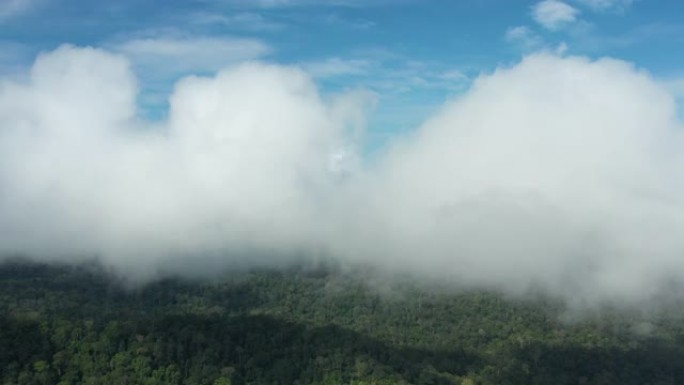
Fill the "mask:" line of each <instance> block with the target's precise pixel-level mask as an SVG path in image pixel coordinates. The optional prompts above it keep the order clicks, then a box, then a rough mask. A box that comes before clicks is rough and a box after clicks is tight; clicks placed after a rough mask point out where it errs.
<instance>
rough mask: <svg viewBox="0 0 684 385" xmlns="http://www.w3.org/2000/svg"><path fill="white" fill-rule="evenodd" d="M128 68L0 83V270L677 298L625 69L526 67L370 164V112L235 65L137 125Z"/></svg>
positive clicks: (64, 68)
mask: <svg viewBox="0 0 684 385" xmlns="http://www.w3.org/2000/svg"><path fill="white" fill-rule="evenodd" d="M136 94H137V85H136V79H135V77H134V75H133V74H132V72H131V70H130V68H129V63H128V62H127V61H126V59H124V58H123V57H121V56H118V55H115V54H111V53H107V52H104V51H101V50H97V49H91V48H74V47H69V46H65V47H61V48H59V49H58V50H56V51H54V52H51V53H47V54H44V55H42V56H41V57H39V58H38V59H37V61H36V63H35V65H34V66H33V68H32V70H31V74H30V80H29V81H28V82H27V83H16V82H12V81H9V80H5V81H3V82H2V83H0V254H2V255H5V256H9V255H12V254H17V253H19V254H24V255H29V256H31V257H33V258H35V259H40V260H48V261H51V260H60V261H78V260H83V259H90V258H93V257H96V258H98V259H99V260H100V261H101V262H102V263H103V264H105V265H106V266H109V267H111V268H113V269H115V270H116V271H118V272H119V273H120V274H122V275H125V276H128V277H130V278H131V279H142V280H144V279H148V278H150V277H154V276H155V274H157V273H159V272H165V273H178V274H184V273H185V274H203V273H204V274H209V273H212V272H214V271H217V270H223V269H226V268H231V267H234V266H237V265H255V264H276V265H280V264H287V263H290V262H291V261H293V260H295V259H298V258H301V257H316V256H320V255H324V256H325V257H330V258H335V259H337V260H339V261H341V262H343V263H349V264H352V265H355V264H361V265H370V266H373V267H375V268H378V269H381V270H382V271H387V272H396V273H410V274H413V275H415V276H417V277H424V278H430V279H436V280H438V281H440V282H448V283H452V284H454V285H459V286H466V287H486V288H496V289H501V290H505V291H507V292H510V293H516V294H524V293H526V292H528V291H530V290H535V289H541V290H543V291H545V292H547V293H550V294H552V295H554V296H559V297H561V298H564V299H566V300H567V301H569V302H570V303H572V304H574V305H577V306H594V305H597V304H600V303H604V302H609V303H612V304H618V305H639V304H643V303H646V302H648V301H650V300H652V299H655V298H659V297H661V296H663V295H665V294H668V295H669V294H675V295H677V296H680V295H684V291H681V290H680V288H679V287H680V286H681V284H682V283H684V282H683V281H684V280H683V279H682V278H681V276H682V273H684V260H682V258H681V255H682V252H684V241H682V240H681V237H680V236H679V235H680V234H681V232H682V230H684V223H683V222H684V212H682V207H683V206H682V198H681V197H682V196H684V194H682V192H684V178H682V159H681V156H680V155H679V152H680V151H679V150H680V149H681V138H680V134H679V130H680V128H681V126H680V123H679V122H678V121H677V120H676V118H675V103H674V101H673V98H672V96H671V95H670V94H669V93H668V92H667V90H666V89H665V88H664V87H662V86H660V85H659V84H658V83H657V82H655V81H654V80H653V79H651V78H650V77H649V76H648V75H647V74H644V73H642V72H640V71H638V70H637V69H635V68H634V67H632V66H631V65H629V64H627V63H624V62H621V61H617V60H612V59H602V60H598V61H590V60H588V59H585V58H579V57H570V58H564V57H559V56H555V55H551V54H545V53H540V54H535V55H531V56H529V57H527V58H525V59H524V60H523V61H522V62H521V63H519V64H517V65H515V66H513V67H510V68H501V69H499V70H497V71H496V72H495V73H493V74H490V75H483V76H481V77H480V78H479V79H478V80H477V81H476V82H475V83H474V85H473V86H472V88H471V89H470V90H469V91H468V92H467V93H465V94H464V95H463V96H462V97H460V98H459V99H458V100H455V101H452V102H449V103H447V104H446V105H445V106H444V107H443V108H442V110H441V111H440V112H439V113H438V114H437V115H436V116H434V117H432V118H431V119H430V120H428V121H427V122H426V123H425V124H424V125H423V126H422V127H420V128H419V129H418V130H416V131H415V132H414V133H412V134H411V135H410V136H407V137H404V138H399V139H397V140H396V141H395V142H394V143H393V144H392V145H391V146H390V149H389V150H388V151H387V153H386V154H385V155H383V156H382V157H381V158H380V159H379V160H377V162H375V163H373V164H367V165H365V166H364V165H363V163H364V162H363V160H362V156H361V155H360V154H359V153H358V149H357V147H358V143H359V142H360V140H361V135H362V131H363V127H364V121H365V114H366V112H367V111H366V110H367V109H368V106H370V105H372V104H373V102H374V101H373V95H371V94H368V93H365V92H352V93H349V94H346V95H340V96H338V97H336V98H322V97H321V96H320V95H319V93H318V91H317V88H316V85H315V84H314V83H313V81H312V80H311V78H310V76H309V75H308V74H307V73H306V72H304V71H302V70H300V69H297V68H292V67H283V66H277V65H265V64H259V63H246V64H239V65H235V66H232V67H230V68H227V69H225V70H223V71H221V72H219V73H218V74H216V75H215V76H213V77H188V78H185V79H183V80H181V81H180V82H179V83H178V84H177V85H176V87H175V90H174V92H173V95H172V96H171V98H170V104H171V109H170V113H169V118H168V120H167V121H165V122H163V123H160V124H149V123H145V122H142V121H140V120H139V119H138V118H137V115H136V107H135V106H136V100H135V98H136Z"/></svg>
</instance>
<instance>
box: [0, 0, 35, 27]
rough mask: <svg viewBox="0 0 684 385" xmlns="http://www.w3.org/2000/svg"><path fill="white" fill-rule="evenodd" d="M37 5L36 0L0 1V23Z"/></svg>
mask: <svg viewBox="0 0 684 385" xmlns="http://www.w3.org/2000/svg"><path fill="white" fill-rule="evenodd" d="M37 4H38V0H2V1H0V22H2V21H5V20H8V19H10V18H12V17H15V16H17V15H20V14H22V13H25V12H28V11H30V10H31V9H32V8H33V7H35V6H36V5H37Z"/></svg>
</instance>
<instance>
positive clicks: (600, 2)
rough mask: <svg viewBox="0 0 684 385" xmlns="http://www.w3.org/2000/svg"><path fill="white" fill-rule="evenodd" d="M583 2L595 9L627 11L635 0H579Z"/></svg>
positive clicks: (600, 10) (601, 10)
mask: <svg viewBox="0 0 684 385" xmlns="http://www.w3.org/2000/svg"><path fill="white" fill-rule="evenodd" d="M578 1H579V2H580V3H581V4H583V5H585V6H587V7H589V8H591V9H592V10H594V11H598V12H604V11H625V10H627V9H628V8H629V7H630V6H631V5H632V3H634V0H578Z"/></svg>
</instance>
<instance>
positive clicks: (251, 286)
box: [0, 263, 684, 385]
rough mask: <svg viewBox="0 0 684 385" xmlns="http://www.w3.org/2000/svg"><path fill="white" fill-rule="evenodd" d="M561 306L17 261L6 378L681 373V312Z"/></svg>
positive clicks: (5, 326) (0, 339) (504, 379)
mask: <svg viewBox="0 0 684 385" xmlns="http://www.w3.org/2000/svg"><path fill="white" fill-rule="evenodd" d="M370 282H372V281H370ZM378 282H383V281H378ZM376 283H377V282H376ZM561 315H562V309H561V308H560V307H559V306H557V305H555V304H554V303H553V302H551V301H544V300H541V299H539V300H535V301H529V300H528V301H521V300H514V299H510V298H508V299H507V298H504V297H502V296H500V295H496V294H494V293H487V292H458V293H454V292H447V291H441V292H440V291H438V290H425V289H420V288H419V287H417V286H415V285H409V284H407V283H406V282H404V283H402V284H401V285H399V284H394V285H389V284H387V283H386V282H385V283H383V284H369V281H368V280H366V279H360V278H354V275H352V274H342V273H330V272H329V271H328V272H326V271H320V270H307V269H297V270H294V271H287V272H283V271H281V272H277V271H258V272H250V273H244V274H241V275H239V276H232V277H227V278H225V279H221V280H215V281H212V282H203V283H197V282H195V283H193V282H186V281H180V280H165V281H161V282H157V283H155V284H152V285H148V286H146V287H144V288H138V289H134V290H130V289H129V290H125V289H122V288H121V286H120V285H117V284H115V283H114V282H113V281H112V280H111V279H108V278H107V277H106V275H104V274H102V273H99V272H98V270H97V269H92V268H83V267H80V268H73V267H65V266H61V267H54V266H53V267H47V266H41V265H33V264H22V263H12V264H5V265H3V266H1V267H0V383H1V384H94V385H95V384H97V385H100V384H117V385H121V384H150V385H151V384H216V385H219V384H559V385H560V384H624V385H629V384H651V385H656V384H683V383H684V328H683V326H684V322H681V317H679V316H673V315H659V316H657V317H655V318H653V316H651V317H650V318H649V319H648V323H647V322H646V319H645V318H644V317H645V316H644V315H641V316H639V317H636V316H635V315H634V314H632V315H626V314H612V315H611V314H609V313H607V312H604V313H601V314H594V315H592V316H588V317H587V318H584V319H583V320H582V321H581V322H575V323H572V324H569V323H567V322H565V323H564V322H561V321H560V318H561V317H560V316H561Z"/></svg>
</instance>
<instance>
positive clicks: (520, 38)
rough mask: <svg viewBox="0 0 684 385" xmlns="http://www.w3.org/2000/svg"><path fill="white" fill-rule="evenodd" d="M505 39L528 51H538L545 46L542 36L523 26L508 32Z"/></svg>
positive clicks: (512, 28)
mask: <svg viewBox="0 0 684 385" xmlns="http://www.w3.org/2000/svg"><path fill="white" fill-rule="evenodd" d="M505 38H506V41H508V42H511V43H516V44H520V45H522V47H523V48H525V49H528V50H532V49H537V48H539V47H540V46H542V45H543V44H544V41H543V39H542V38H541V36H539V35H538V34H536V33H535V32H534V31H532V29H530V27H527V26H523V25H521V26H517V27H511V28H509V29H508V30H506V35H505Z"/></svg>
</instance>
